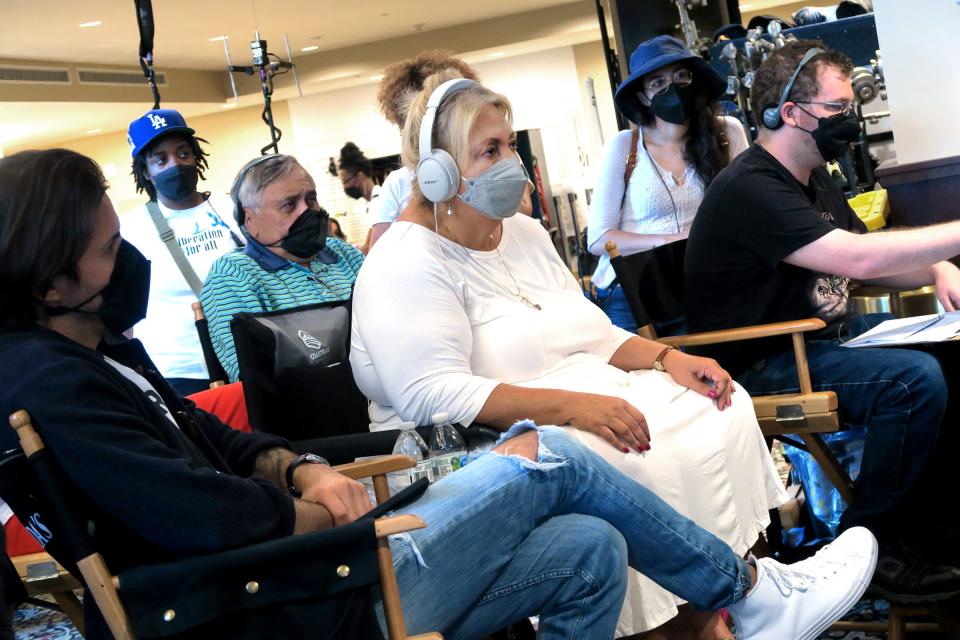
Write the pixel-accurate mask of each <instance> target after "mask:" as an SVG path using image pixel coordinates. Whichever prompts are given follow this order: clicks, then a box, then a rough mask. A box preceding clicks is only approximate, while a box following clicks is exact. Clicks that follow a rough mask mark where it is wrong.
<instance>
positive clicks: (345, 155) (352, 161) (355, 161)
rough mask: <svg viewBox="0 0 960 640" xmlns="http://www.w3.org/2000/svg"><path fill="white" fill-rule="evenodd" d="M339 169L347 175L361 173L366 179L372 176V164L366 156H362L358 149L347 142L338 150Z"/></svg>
mask: <svg viewBox="0 0 960 640" xmlns="http://www.w3.org/2000/svg"><path fill="white" fill-rule="evenodd" d="M337 164H338V165H339V166H340V169H342V170H343V171H347V172H349V173H357V172H358V171H362V172H363V173H364V174H366V175H367V176H368V177H372V176H373V163H372V162H370V159H369V158H367V156H365V155H363V151H360V147H358V146H357V145H355V144H353V143H352V142H348V143H346V144H345V145H343V148H341V149H340V161H339V162H338V163H337Z"/></svg>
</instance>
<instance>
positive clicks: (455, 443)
mask: <svg viewBox="0 0 960 640" xmlns="http://www.w3.org/2000/svg"><path fill="white" fill-rule="evenodd" d="M432 420H433V433H432V434H431V435H430V458H431V460H433V479H434V480H439V479H441V478H442V477H443V476H446V475H449V474H451V473H453V472H454V471H456V470H457V469H459V468H460V467H462V466H463V464H464V461H465V460H466V457H467V443H466V442H464V441H463V438H462V437H460V432H458V431H457V429H456V427H454V426H453V424H451V422H450V418H449V416H448V415H447V414H446V413H442V412H441V413H435V414H433V418H432Z"/></svg>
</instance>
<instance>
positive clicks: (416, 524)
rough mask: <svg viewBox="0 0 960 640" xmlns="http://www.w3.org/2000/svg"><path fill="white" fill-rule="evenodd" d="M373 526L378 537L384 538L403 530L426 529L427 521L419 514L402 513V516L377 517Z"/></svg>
mask: <svg viewBox="0 0 960 640" xmlns="http://www.w3.org/2000/svg"><path fill="white" fill-rule="evenodd" d="M374 528H375V529H376V532H377V537H378V538H386V537H387V536H392V535H393V534H395V533H403V532H405V531H414V530H416V529H426V528H427V523H426V522H424V521H423V519H422V518H420V516H415V515H413V514H409V513H407V514H404V515H402V516H390V517H389V518H377V519H376V520H375V521H374Z"/></svg>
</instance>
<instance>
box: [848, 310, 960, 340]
mask: <svg viewBox="0 0 960 640" xmlns="http://www.w3.org/2000/svg"><path fill="white" fill-rule="evenodd" d="M958 336H960V311H951V312H950V313H944V314H939V315H938V314H932V315H927V316H914V317H912V318H898V319H896V320H887V321H886V322H881V323H880V324H878V325H877V326H876V327H874V328H873V329H870V330H869V331H866V332H864V333H861V334H860V335H859V336H857V337H856V338H854V339H852V340H849V341H848V342H845V343H844V344H843V346H845V347H892V346H897V345H903V344H919V343H922V342H943V341H945V340H952V339H954V338H957V337H958Z"/></svg>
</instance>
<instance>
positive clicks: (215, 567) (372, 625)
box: [0, 411, 442, 640]
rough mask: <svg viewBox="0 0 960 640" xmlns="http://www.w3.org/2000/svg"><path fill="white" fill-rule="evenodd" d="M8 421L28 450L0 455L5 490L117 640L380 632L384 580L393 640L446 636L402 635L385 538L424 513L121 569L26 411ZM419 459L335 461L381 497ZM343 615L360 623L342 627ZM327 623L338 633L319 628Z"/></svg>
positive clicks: (0, 487)
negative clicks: (76, 578)
mask: <svg viewBox="0 0 960 640" xmlns="http://www.w3.org/2000/svg"><path fill="white" fill-rule="evenodd" d="M10 424H11V426H12V427H13V428H14V429H15V430H16V432H17V436H18V438H19V441H20V446H21V448H22V453H21V452H18V451H15V450H14V451H8V452H5V453H4V455H3V458H2V460H0V491H2V496H3V499H4V500H6V501H7V503H8V504H9V505H10V506H11V508H13V510H14V512H15V513H17V515H18V517H20V518H21V519H24V520H25V521H28V522H37V523H40V524H41V525H42V527H43V531H45V532H46V534H45V538H46V540H45V547H46V548H47V549H48V550H49V551H50V552H51V554H52V555H53V556H54V557H56V558H58V559H59V560H60V561H61V562H62V564H63V565H64V566H65V567H67V568H68V569H70V570H71V572H74V571H76V572H77V573H78V574H79V575H80V576H82V581H83V583H84V585H85V586H86V589H87V593H88V594H89V595H90V596H92V598H93V600H94V601H95V602H96V606H97V608H98V609H99V612H100V613H101V614H102V617H103V619H104V620H105V622H106V625H107V626H108V627H109V630H110V633H111V634H112V635H113V636H114V637H115V638H117V639H118V640H126V639H128V638H129V639H133V638H218V637H220V638H258V637H285V638H300V637H303V638H306V637H310V638H322V637H331V638H333V637H336V638H356V637H364V638H367V637H370V638H376V637H381V636H380V630H379V625H378V623H377V621H376V618H375V616H374V614H373V607H372V595H371V587H372V586H373V585H375V584H376V583H377V582H378V580H379V586H380V589H381V594H382V601H383V608H384V613H385V617H386V622H387V628H388V634H389V637H390V639H391V640H406V639H407V638H410V640H442V638H441V636H440V635H439V634H436V633H428V634H423V635H419V636H416V637H415V638H411V637H410V636H407V635H406V631H405V627H404V623H403V614H402V610H401V608H400V600H399V592H398V588H397V583H396V575H395V574H394V571H393V562H392V558H391V556H390V549H389V545H388V542H387V536H389V535H392V534H396V533H402V532H405V531H411V530H414V529H420V528H423V527H424V526H426V525H425V524H424V523H423V521H422V520H421V519H420V518H418V517H416V516H412V515H403V516H395V517H390V518H379V519H377V520H371V519H363V520H360V521H357V522H354V523H351V524H349V525H345V526H340V527H335V528H333V529H330V530H327V531H322V532H317V533H312V534H306V535H300V536H290V537H287V538H283V539H279V540H273V541H269V542H264V543H260V544H255V545H251V546H249V547H245V548H242V549H234V550H229V551H224V552H220V553H215V554H210V555H207V556H198V557H193V558H186V559H183V560H178V561H174V562H166V563H161V564H153V565H145V566H141V567H135V568H132V569H128V570H125V571H123V572H121V573H120V574H119V575H116V576H114V575H112V574H111V572H110V571H109V569H108V568H107V564H106V562H105V560H104V557H103V556H102V555H101V554H100V553H99V551H98V550H97V549H96V547H95V540H94V538H93V537H92V536H91V534H90V531H91V530H94V531H95V527H94V526H93V525H92V523H90V522H89V520H88V519H87V518H84V517H83V516H82V514H80V513H78V507H77V504H78V503H79V502H78V501H77V500H75V499H72V498H73V497H74V496H73V495H72V493H73V491H72V485H71V484H70V482H69V481H68V480H67V479H66V478H65V476H64V475H63V472H62V471H61V470H60V468H59V465H58V464H57V461H56V459H55V458H54V456H53V454H52V453H51V452H50V451H49V450H48V449H46V448H45V447H44V444H43V442H42V440H41V439H40V436H39V435H38V434H37V432H36V431H35V430H34V428H33V425H32V424H31V421H30V416H29V415H28V414H27V413H26V412H25V411H18V412H17V413H15V414H14V415H13V416H11V417H10ZM413 464H414V462H413V460H411V459H409V458H406V457H404V456H390V457H388V458H382V459H378V460H372V461H368V462H362V463H355V464H353V465H347V466H346V467H342V468H338V470H339V471H340V472H341V473H344V474H345V475H348V476H349V477H353V478H359V477H365V476H368V475H373V482H374V487H375V491H376V495H377V498H378V501H381V500H384V499H386V498H387V497H388V492H387V483H386V473H388V472H391V471H397V470H401V469H406V468H410V467H412V466H413ZM422 488H423V487H422V486H420V487H410V488H409V489H408V490H406V491H410V490H415V489H420V490H422ZM401 497H405V496H403V494H398V495H397V496H395V497H394V500H396V499H399V498H401ZM381 506H384V505H383V504H382V503H381ZM386 506H388V507H393V506H398V505H386ZM324 616H326V619H323V618H324ZM331 617H332V623H331ZM348 618H349V619H348ZM322 622H326V623H327V624H329V625H330V626H325V625H324V624H322ZM339 623H351V624H353V625H356V626H358V627H359V629H357V628H352V629H343V628H341V627H340V626H339ZM334 626H336V628H334ZM326 632H331V633H330V635H327V636H325V635H323V634H324V633H326Z"/></svg>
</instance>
